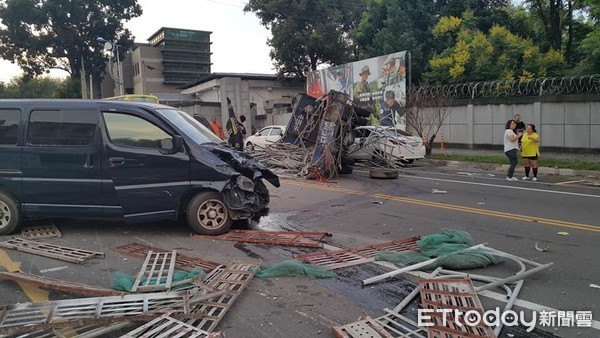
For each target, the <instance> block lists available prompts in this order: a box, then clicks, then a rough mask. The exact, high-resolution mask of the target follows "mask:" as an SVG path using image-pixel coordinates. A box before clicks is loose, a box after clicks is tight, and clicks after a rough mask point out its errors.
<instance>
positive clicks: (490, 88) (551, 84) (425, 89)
mask: <svg viewBox="0 0 600 338" xmlns="http://www.w3.org/2000/svg"><path fill="white" fill-rule="evenodd" d="M415 90H416V93H417V94H418V95H422V96H429V97H431V96H442V97H446V98H449V99H476V98H484V97H525V96H548V95H582V94H600V74H594V75H576V76H565V77H542V78H536V79H519V80H496V81H483V82H467V83H454V84H446V85H431V86H430V85H425V86H420V87H415Z"/></svg>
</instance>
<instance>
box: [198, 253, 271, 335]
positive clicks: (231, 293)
mask: <svg viewBox="0 0 600 338" xmlns="http://www.w3.org/2000/svg"><path fill="white" fill-rule="evenodd" d="M259 267H260V266H259V265H257V264H252V263H230V264H228V265H227V267H225V266H220V267H218V268H216V269H215V270H213V271H212V272H211V273H209V274H208V275H207V276H206V278H205V280H204V285H206V286H207V287H208V288H210V289H212V290H219V291H225V294H223V295H221V296H218V297H215V298H212V299H209V300H207V301H204V302H202V303H199V304H198V305H197V306H195V307H194V308H193V309H192V311H193V312H197V313H201V314H203V315H204V316H203V317H202V319H200V320H189V321H187V323H188V324H190V325H193V326H195V327H197V328H199V329H202V330H205V331H207V332H212V331H213V330H214V329H215V327H216V326H217V325H218V324H219V322H220V321H221V319H223V317H224V316H225V313H227V310H229V308H230V307H231V305H232V304H233V302H234V301H235V300H236V299H237V297H238V296H239V295H240V294H241V293H242V291H243V290H244V288H245V287H246V285H248V283H249V282H250V280H251V279H252V277H254V274H255V273H256V271H257V270H258V268H259Z"/></svg>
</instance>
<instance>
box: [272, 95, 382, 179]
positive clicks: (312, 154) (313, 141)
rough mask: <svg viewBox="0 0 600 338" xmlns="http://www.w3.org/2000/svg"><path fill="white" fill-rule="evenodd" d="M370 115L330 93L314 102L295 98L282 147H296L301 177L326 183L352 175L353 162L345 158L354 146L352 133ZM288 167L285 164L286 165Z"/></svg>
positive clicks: (345, 97) (365, 123)
mask: <svg viewBox="0 0 600 338" xmlns="http://www.w3.org/2000/svg"><path fill="white" fill-rule="evenodd" d="M370 115H371V112H370V111H368V110H365V109H363V108H360V107H358V106H357V105H355V104H354V103H353V102H352V101H351V100H350V97H349V96H348V94H345V93H342V92H338V91H330V92H329V93H327V94H325V95H323V96H322V97H320V98H318V99H315V98H313V97H311V96H308V95H305V94H299V95H297V96H296V97H295V99H294V104H293V110H292V117H291V119H290V121H289V123H288V126H287V129H286V133H285V135H284V137H283V143H284V144H288V145H292V146H293V147H297V149H295V150H296V151H300V153H301V154H303V155H302V159H301V160H299V159H297V161H299V162H301V163H300V164H301V165H299V166H300V168H298V169H300V170H301V174H302V175H303V176H308V177H309V178H316V179H327V178H331V177H334V176H335V175H336V174H350V173H352V165H353V164H354V161H353V160H352V159H350V158H348V157H347V156H346V154H347V152H348V149H349V148H350V146H351V145H352V144H353V143H354V134H353V130H354V128H355V127H357V126H364V125H367V124H368V118H369V116H370ZM288 163H289V162H288Z"/></svg>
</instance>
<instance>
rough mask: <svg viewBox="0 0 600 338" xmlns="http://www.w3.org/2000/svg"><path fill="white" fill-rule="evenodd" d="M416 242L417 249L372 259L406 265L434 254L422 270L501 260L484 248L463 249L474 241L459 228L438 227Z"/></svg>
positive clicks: (483, 264)
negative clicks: (416, 250) (440, 229)
mask: <svg viewBox="0 0 600 338" xmlns="http://www.w3.org/2000/svg"><path fill="white" fill-rule="evenodd" d="M417 245H418V246H419V249H420V250H421V252H414V251H406V252H382V253H379V254H377V255H376V256H375V260H378V261H387V262H391V263H394V264H395V265H398V266H409V265H413V264H417V263H421V262H424V261H426V260H429V259H432V258H436V257H437V258H438V259H437V260H436V261H435V262H433V263H432V264H430V265H428V266H426V267H425V268H424V269H425V270H432V269H435V268H437V267H440V266H441V267H444V268H446V269H452V270H466V269H476V268H483V267H486V266H488V265H492V264H499V263H501V262H503V261H504V259H503V258H502V257H499V256H496V255H493V254H491V253H489V252H488V251H486V250H485V249H474V250H468V251H464V250H465V249H467V248H469V247H472V246H473V245H474V242H473V237H471V235H470V234H469V233H468V232H466V231H463V230H457V229H442V231H441V232H440V233H435V234H431V235H427V236H424V237H423V238H422V239H421V240H420V241H418V242H417Z"/></svg>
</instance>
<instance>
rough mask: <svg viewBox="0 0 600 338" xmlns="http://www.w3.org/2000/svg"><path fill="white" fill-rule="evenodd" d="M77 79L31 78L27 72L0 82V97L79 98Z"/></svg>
mask: <svg viewBox="0 0 600 338" xmlns="http://www.w3.org/2000/svg"><path fill="white" fill-rule="evenodd" d="M79 88H80V86H79V81H78V80H71V79H69V78H66V79H57V78H51V77H35V78H32V77H31V76H29V75H27V74H23V75H21V76H19V77H14V78H13V79H11V80H10V82H9V83H7V84H5V83H4V82H0V98H3V99H15V98H34V99H37V98H55V99H58V98H79V97H81V93H80V89H79Z"/></svg>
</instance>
